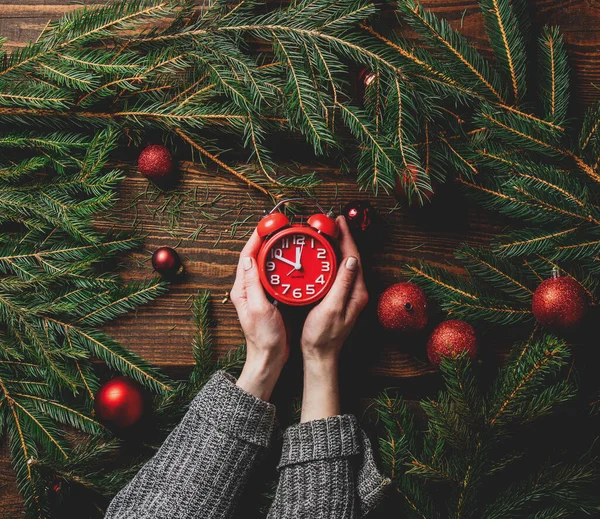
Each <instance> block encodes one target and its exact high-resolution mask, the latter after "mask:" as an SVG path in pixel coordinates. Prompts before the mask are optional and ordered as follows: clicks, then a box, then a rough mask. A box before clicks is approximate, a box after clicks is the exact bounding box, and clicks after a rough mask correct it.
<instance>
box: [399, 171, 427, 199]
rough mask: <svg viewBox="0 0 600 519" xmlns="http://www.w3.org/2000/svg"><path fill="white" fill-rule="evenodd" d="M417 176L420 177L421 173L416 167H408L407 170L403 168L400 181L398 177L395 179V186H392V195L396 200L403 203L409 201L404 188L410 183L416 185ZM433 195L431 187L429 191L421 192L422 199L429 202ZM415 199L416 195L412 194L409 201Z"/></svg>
mask: <svg viewBox="0 0 600 519" xmlns="http://www.w3.org/2000/svg"><path fill="white" fill-rule="evenodd" d="M419 175H422V173H420V172H419V170H418V169H417V167H416V166H412V165H409V166H408V167H407V168H404V171H403V173H402V179H400V177H397V178H396V185H395V186H394V195H395V197H396V200H398V201H400V202H404V201H407V200H408V199H409V198H408V195H407V194H406V189H405V187H404V186H406V185H409V184H411V183H412V184H414V183H416V181H417V178H418V177H419ZM433 195H434V191H433V187H432V188H431V189H424V190H422V196H423V198H427V199H429V200H431V198H432V197H433ZM416 198H417V197H416V195H414V194H413V195H412V197H411V199H410V202H412V201H414V200H415V199H416Z"/></svg>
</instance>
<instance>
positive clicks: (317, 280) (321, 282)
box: [315, 274, 325, 285]
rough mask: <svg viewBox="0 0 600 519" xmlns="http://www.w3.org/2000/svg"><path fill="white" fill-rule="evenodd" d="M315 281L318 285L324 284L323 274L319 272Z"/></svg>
mask: <svg viewBox="0 0 600 519" xmlns="http://www.w3.org/2000/svg"><path fill="white" fill-rule="evenodd" d="M315 283H319V284H320V285H324V284H325V276H324V275H323V274H321V275H320V276H319V277H318V278H317V279H316V280H315Z"/></svg>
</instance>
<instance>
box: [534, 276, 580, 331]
mask: <svg viewBox="0 0 600 519" xmlns="http://www.w3.org/2000/svg"><path fill="white" fill-rule="evenodd" d="M588 306H589V301H588V297H587V294H586V292H585V290H584V289H583V287H582V286H581V285H580V284H579V283H578V282H577V281H575V280H574V279H573V278H570V277H567V276H561V277H552V278H549V279H546V280H544V281H542V282H541V283H540V285H539V286H538V287H537V289H536V290H535V292H534V294H533V300H532V304H531V310H532V311H533V315H534V316H535V318H536V319H537V322H538V323H539V324H541V325H542V326H550V327H556V328H575V327H576V326H578V325H579V324H581V322H582V321H583V319H584V318H585V316H586V314H587V310H588Z"/></svg>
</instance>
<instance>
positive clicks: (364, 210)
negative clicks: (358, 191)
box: [342, 200, 375, 234]
mask: <svg viewBox="0 0 600 519" xmlns="http://www.w3.org/2000/svg"><path fill="white" fill-rule="evenodd" d="M342 214H343V215H344V217H345V218H346V222H347V223H348V227H349V228H350V231H352V233H353V234H355V233H357V234H360V233H364V232H366V231H368V230H369V229H370V227H371V224H372V223H373V219H374V216H375V209H373V206H372V205H371V204H370V203H369V202H367V201H366V200H352V201H351V202H348V203H347V204H346V205H345V206H344V209H343V210H342Z"/></svg>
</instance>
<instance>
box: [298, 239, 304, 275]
mask: <svg viewBox="0 0 600 519" xmlns="http://www.w3.org/2000/svg"><path fill="white" fill-rule="evenodd" d="M303 250H304V244H302V245H301V246H300V248H299V249H298V248H296V270H302V263H301V260H302V251H303Z"/></svg>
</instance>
